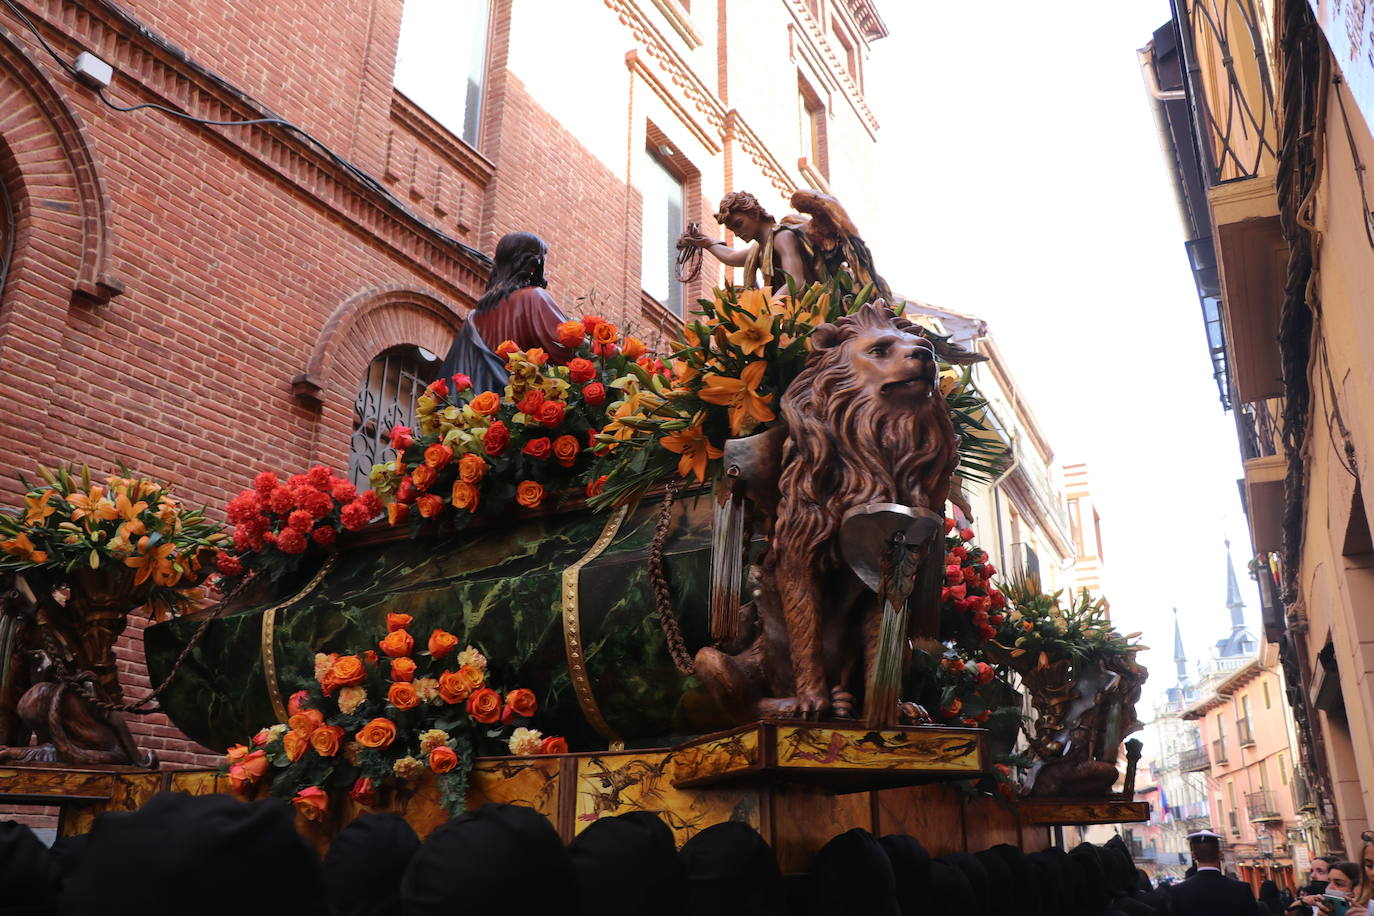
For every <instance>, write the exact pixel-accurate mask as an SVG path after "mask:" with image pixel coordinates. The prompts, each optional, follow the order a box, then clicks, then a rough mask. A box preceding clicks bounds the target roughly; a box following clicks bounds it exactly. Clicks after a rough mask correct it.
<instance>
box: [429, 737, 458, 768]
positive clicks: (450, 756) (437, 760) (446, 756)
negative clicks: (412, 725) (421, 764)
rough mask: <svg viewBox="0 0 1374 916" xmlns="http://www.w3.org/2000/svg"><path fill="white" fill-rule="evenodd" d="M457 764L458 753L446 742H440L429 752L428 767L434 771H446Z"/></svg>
mask: <svg viewBox="0 0 1374 916" xmlns="http://www.w3.org/2000/svg"><path fill="white" fill-rule="evenodd" d="M456 766H458V755H457V754H455V753H454V752H453V748H451V747H449V746H448V745H447V744H441V745H439V746H438V747H436V748H435V749H434V750H432V751H430V752H429V768H430V769H431V770H433V771H434V772H436V773H447V772H449V771H450V770H452V769H453V768H454V767H456Z"/></svg>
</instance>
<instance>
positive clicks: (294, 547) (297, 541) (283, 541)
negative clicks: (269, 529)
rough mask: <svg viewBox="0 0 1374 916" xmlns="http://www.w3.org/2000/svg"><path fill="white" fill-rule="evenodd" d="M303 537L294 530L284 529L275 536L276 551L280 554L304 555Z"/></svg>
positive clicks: (304, 542)
mask: <svg viewBox="0 0 1374 916" xmlns="http://www.w3.org/2000/svg"><path fill="white" fill-rule="evenodd" d="M305 547H306V540H305V535H303V534H301V533H300V532H299V531H297V530H296V529H295V528H284V529H282V531H281V532H280V533H279V534H278V535H277V549H278V550H280V551H281V552H282V553H292V554H295V553H305Z"/></svg>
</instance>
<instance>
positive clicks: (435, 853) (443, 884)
mask: <svg viewBox="0 0 1374 916" xmlns="http://www.w3.org/2000/svg"><path fill="white" fill-rule="evenodd" d="M536 883H537V886H538V890H539V893H537V894H535V893H525V891H531V890H533V889H534V886H535V884H536ZM577 900H578V889H577V880H576V878H575V877H574V875H573V867H572V862H571V860H570V859H569V856H568V852H567V850H565V849H564V848H563V841H562V840H560V839H559V837H558V831H556V830H554V829H553V826H552V825H551V824H550V823H549V821H548V819H547V818H545V817H544V815H542V814H540V813H539V812H537V811H535V810H534V809H532V808H525V807H521V806H519V805H502V804H495V803H489V804H485V805H483V806H482V807H480V808H478V809H476V810H475V811H466V812H464V813H463V814H460V815H459V816H458V817H456V818H454V819H453V820H451V821H449V822H448V823H446V824H444V825H443V826H442V827H440V828H439V829H437V830H435V831H434V832H433V833H431V834H430V835H429V837H428V838H426V840H425V841H424V843H423V844H421V846H420V849H419V850H418V851H417V852H416V853H415V854H414V855H413V856H411V858H410V865H409V866H408V867H407V868H406V872H405V876H404V877H403V878H402V879H401V904H402V908H401V912H402V913H404V914H405V916H431V914H439V913H442V914H445V916H448V914H451V913H459V912H471V913H500V914H502V916H546V914H547V913H548V912H549V907H550V903H549V902H550V901H557V907H558V910H559V912H573V913H575V912H577ZM283 912H285V911H283ZM292 916H295V914H292Z"/></svg>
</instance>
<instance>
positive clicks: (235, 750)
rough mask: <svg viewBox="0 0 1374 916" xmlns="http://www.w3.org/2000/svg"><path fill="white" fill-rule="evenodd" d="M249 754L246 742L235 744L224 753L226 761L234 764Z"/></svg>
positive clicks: (231, 764)
mask: <svg viewBox="0 0 1374 916" xmlns="http://www.w3.org/2000/svg"><path fill="white" fill-rule="evenodd" d="M247 756H248V746H247V745H246V744H235V745H234V746H233V747H231V748H229V750H227V751H225V753H224V762H225V763H227V764H229V765H230V766H233V765H234V764H236V763H238V762H239V761H241V760H243V758H245V757H247Z"/></svg>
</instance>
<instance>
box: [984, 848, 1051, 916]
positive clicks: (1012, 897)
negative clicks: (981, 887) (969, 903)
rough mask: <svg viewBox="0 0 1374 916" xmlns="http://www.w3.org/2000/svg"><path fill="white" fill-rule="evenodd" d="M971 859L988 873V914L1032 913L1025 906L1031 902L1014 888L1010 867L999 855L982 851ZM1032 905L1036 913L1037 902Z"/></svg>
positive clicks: (1025, 914) (1018, 889)
mask: <svg viewBox="0 0 1374 916" xmlns="http://www.w3.org/2000/svg"><path fill="white" fill-rule="evenodd" d="M973 857H974V858H975V859H977V860H978V861H979V862H981V863H982V864H983V868H984V870H986V871H987V873H988V906H989V907H990V910H989V912H992V913H1006V912H1015V913H1016V914H1017V916H1028V914H1032V913H1033V912H1034V911H1033V910H1032V909H1030V908H1028V906H1027V905H1028V904H1030V903H1031V902H1032V901H1030V900H1027V899H1026V898H1025V897H1024V896H1023V895H1022V893H1021V889H1020V888H1018V887H1017V886H1016V882H1015V877H1014V876H1013V875H1012V872H1011V867H1010V866H1009V865H1008V864H1007V862H1006V860H1005V859H1003V858H1002V856H1001V855H999V854H998V853H995V852H992V851H991V850H988V849H984V850H983V851H982V852H975V853H974V854H973ZM1034 903H1035V904H1037V906H1036V908H1035V911H1038V903H1039V901H1038V900H1037V901H1034Z"/></svg>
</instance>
